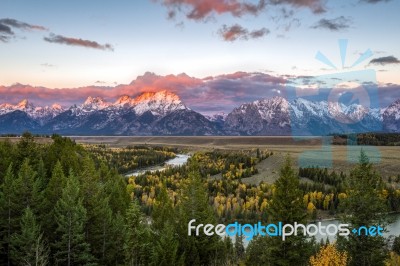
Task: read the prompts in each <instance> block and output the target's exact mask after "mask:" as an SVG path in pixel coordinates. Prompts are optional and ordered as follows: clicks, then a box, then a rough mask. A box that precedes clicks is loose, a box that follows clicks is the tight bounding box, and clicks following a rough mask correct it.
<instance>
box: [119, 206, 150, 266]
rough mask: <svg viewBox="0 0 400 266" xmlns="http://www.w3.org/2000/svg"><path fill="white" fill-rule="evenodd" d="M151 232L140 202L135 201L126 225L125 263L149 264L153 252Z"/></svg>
mask: <svg viewBox="0 0 400 266" xmlns="http://www.w3.org/2000/svg"><path fill="white" fill-rule="evenodd" d="M150 243H151V232H150V228H149V227H148V225H147V223H146V221H145V219H144V217H143V214H142V212H141V211H140V206H139V204H138V203H137V202H136V201H135V202H132V203H131V204H130V206H129V209H128V210H127V213H126V226H125V242H124V253H125V264H126V265H129V266H134V265H147V264H149V262H150V254H151V245H150Z"/></svg>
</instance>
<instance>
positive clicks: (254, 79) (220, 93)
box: [0, 72, 400, 114]
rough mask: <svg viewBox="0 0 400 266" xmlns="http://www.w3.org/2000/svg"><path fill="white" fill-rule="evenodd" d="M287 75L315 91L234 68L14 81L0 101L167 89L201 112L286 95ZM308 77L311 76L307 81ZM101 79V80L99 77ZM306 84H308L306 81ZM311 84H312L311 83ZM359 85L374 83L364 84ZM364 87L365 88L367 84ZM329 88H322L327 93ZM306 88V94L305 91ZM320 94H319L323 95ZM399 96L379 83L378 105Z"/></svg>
mask: <svg viewBox="0 0 400 266" xmlns="http://www.w3.org/2000/svg"><path fill="white" fill-rule="evenodd" d="M291 78H299V79H301V80H302V82H303V83H302V84H301V85H304V86H303V89H302V93H304V95H312V94H315V93H314V91H315V88H317V87H318V86H319V85H318V83H317V80H315V78H314V77H312V76H298V77H294V76H292V77H284V76H277V75H270V74H267V73H261V72H236V73H230V74H224V75H219V76H212V77H207V78H196V77H191V76H188V75H186V74H179V75H166V76H160V75H156V74H154V73H150V72H146V73H145V74H144V75H142V76H138V77H137V78H136V79H135V80H133V81H132V82H131V83H130V84H126V85H116V86H104V85H102V86H87V87H80V88H61V89H49V88H43V87H32V86H29V85H22V84H15V85H13V86H9V87H4V86H0V104H1V103H4V102H8V103H14V104H15V103H18V102H19V101H21V100H22V99H24V98H27V99H29V100H30V101H31V102H33V103H34V104H36V105H42V106H45V105H48V106H49V105H51V104H53V103H55V102H56V103H59V104H61V105H62V106H64V107H70V106H72V105H73V104H82V103H83V102H84V101H85V99H86V98H87V97H88V96H92V97H93V96H99V97H102V98H104V99H105V100H107V101H110V102H114V101H115V100H117V99H118V98H119V97H120V96H122V95H129V96H131V97H135V96H137V95H139V94H141V93H143V92H156V91H161V90H168V91H171V92H174V93H176V94H177V95H179V97H180V98H181V99H182V101H183V102H184V103H185V104H186V105H187V106H188V107H190V108H191V109H193V110H195V111H198V112H201V113H208V114H209V113H211V112H225V113H228V112H230V111H232V109H233V108H235V107H238V106H240V105H241V104H243V103H246V102H252V101H255V100H259V99H262V98H271V97H273V96H282V97H288V96H289V95H290V94H288V93H289V92H290V89H291V87H293V86H292V85H293V84H292V83H290V79H291ZM308 80H315V82H309V81H308ZM100 82H101V81H100ZM307 84H308V85H307ZM314 85H315V86H314ZM363 86H367V87H368V86H375V85H368V84H364V85H363ZM367 89H368V88H367ZM328 91H329V90H326V93H328ZM308 92H310V94H307V93H308ZM327 95H328V94H326V95H322V96H321V97H326V96H327ZM399 98H400V85H397V84H383V85H379V100H380V106H381V107H385V106H387V105H389V104H391V103H392V102H393V101H394V100H395V99H399Z"/></svg>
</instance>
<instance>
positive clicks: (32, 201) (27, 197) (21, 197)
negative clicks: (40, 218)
mask: <svg viewBox="0 0 400 266" xmlns="http://www.w3.org/2000/svg"><path fill="white" fill-rule="evenodd" d="M14 189H15V195H16V197H17V198H18V202H16V206H15V208H16V211H18V213H19V216H20V217H21V216H22V213H23V211H24V209H25V208H27V207H31V209H32V211H34V212H36V211H38V209H37V208H38V207H39V203H40V201H41V195H40V181H38V179H36V172H35V171H34V170H33V169H32V167H31V166H30V164H29V159H25V160H24V162H23V163H22V166H21V168H20V169H19V172H18V178H17V179H16V180H15V186H14Z"/></svg>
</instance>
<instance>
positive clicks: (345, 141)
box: [332, 133, 400, 146]
mask: <svg viewBox="0 0 400 266" xmlns="http://www.w3.org/2000/svg"><path fill="white" fill-rule="evenodd" d="M332 136H333V139H332V144H333V145H372V146H400V133H358V134H348V135H345V134H332Z"/></svg>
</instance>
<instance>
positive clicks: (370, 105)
mask: <svg viewBox="0 0 400 266" xmlns="http://www.w3.org/2000/svg"><path fill="white" fill-rule="evenodd" d="M347 46H348V40H346V39H341V40H339V51H340V58H341V69H339V68H338V67H337V66H336V65H335V64H333V63H332V61H331V60H329V59H328V58H327V57H326V56H325V55H324V54H323V53H322V52H320V51H318V52H317V54H316V56H315V58H316V59H317V60H318V61H320V62H322V63H323V64H325V65H326V66H328V67H329V68H330V69H332V70H333V71H334V73H332V74H328V75H321V76H314V77H297V78H294V79H291V80H289V82H288V85H287V88H286V93H287V97H288V101H290V102H295V103H296V105H295V106H296V108H294V110H292V111H291V112H290V118H291V129H292V137H293V138H294V139H295V140H298V141H302V140H305V139H309V138H310V136H312V137H314V138H317V139H319V140H320V142H321V148H320V149H319V150H308V151H304V152H303V153H301V154H300V156H299V159H298V160H299V161H298V164H299V167H309V166H317V167H324V168H330V167H332V164H333V157H332V146H331V145H332V139H333V137H332V135H334V134H346V135H347V139H348V142H347V146H346V147H347V161H348V162H351V163H355V162H357V161H358V156H359V154H360V146H355V145H356V144H357V141H356V134H357V133H363V132H376V131H381V130H382V120H381V119H379V117H378V116H379V115H380V114H379V112H377V111H375V110H378V109H379V108H380V104H379V97H378V96H379V95H378V88H377V81H376V73H375V71H374V70H372V69H365V70H353V71H352V70H350V69H351V68H353V67H355V66H357V65H359V64H360V63H362V62H364V61H365V60H366V59H368V58H369V57H371V56H372V51H371V50H370V49H367V50H366V51H365V52H364V53H362V54H360V56H359V58H358V59H357V60H356V61H355V62H354V63H352V64H351V65H350V66H347V65H346V56H347ZM303 99H304V100H309V101H311V102H319V103H320V109H318V108H317V107H315V106H307V105H306V104H307V102H305V101H304V100H303ZM303 102H305V103H303ZM321 106H322V108H321ZM307 112H312V113H313V114H314V115H317V116H318V117H319V118H320V119H315V116H314V118H312V117H307V115H306V114H307ZM332 129H333V130H334V131H332ZM305 131H306V132H307V135H308V136H304V132H305ZM363 150H364V151H365V152H366V154H367V155H369V156H370V158H371V162H379V160H380V153H379V150H378V149H376V148H374V147H363Z"/></svg>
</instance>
